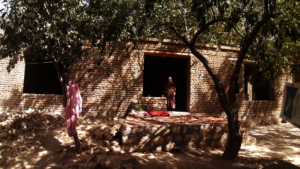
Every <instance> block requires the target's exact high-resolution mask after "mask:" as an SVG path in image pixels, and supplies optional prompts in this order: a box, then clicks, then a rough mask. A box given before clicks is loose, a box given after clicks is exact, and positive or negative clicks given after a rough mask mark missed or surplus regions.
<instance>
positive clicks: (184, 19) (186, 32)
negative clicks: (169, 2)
mask: <svg viewBox="0 0 300 169" xmlns="http://www.w3.org/2000/svg"><path fill="white" fill-rule="evenodd" d="M178 11H179V13H180V15H181V17H182V20H183V22H184V27H185V35H187V34H188V28H187V22H186V16H185V14H183V12H182V11H181V8H180V9H178Z"/></svg>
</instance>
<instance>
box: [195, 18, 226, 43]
mask: <svg viewBox="0 0 300 169" xmlns="http://www.w3.org/2000/svg"><path fill="white" fill-rule="evenodd" d="M228 20H229V19H223V18H219V19H214V20H211V21H209V22H208V23H207V24H205V25H203V26H202V27H200V28H199V29H198V31H197V32H196V33H195V35H194V36H193V38H192V40H191V44H195V42H196V40H197V38H198V36H199V35H200V34H201V33H203V32H204V31H206V30H207V29H208V27H209V26H210V25H213V24H215V23H218V22H223V21H228Z"/></svg>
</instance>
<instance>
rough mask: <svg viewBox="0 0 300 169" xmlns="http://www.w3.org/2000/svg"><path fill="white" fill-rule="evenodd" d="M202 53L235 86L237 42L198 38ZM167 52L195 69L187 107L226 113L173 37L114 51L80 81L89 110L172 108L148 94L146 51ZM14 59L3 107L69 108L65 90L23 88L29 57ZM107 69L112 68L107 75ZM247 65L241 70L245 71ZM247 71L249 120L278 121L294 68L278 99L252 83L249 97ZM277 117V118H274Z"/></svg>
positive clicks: (110, 114) (75, 72) (5, 79)
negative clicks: (259, 92) (256, 93)
mask: <svg viewBox="0 0 300 169" xmlns="http://www.w3.org/2000/svg"><path fill="white" fill-rule="evenodd" d="M197 48H198V50H199V51H200V53H202V54H204V56H205V57H206V58H207V59H208V60H209V61H210V64H211V66H212V67H213V68H214V69H215V71H216V72H217V74H218V75H219V77H220V79H221V81H222V82H223V84H224V85H225V88H226V91H227V90H228V88H229V78H230V75H231V72H232V70H233V68H234V65H233V63H234V60H231V59H230V58H236V57H237V51H238V49H236V48H230V47H222V48H221V51H218V52H216V49H215V48H214V47H210V46H208V45H203V44H197ZM163 53H164V54H165V55H166V57H182V58H188V60H189V62H188V63H189V69H188V72H187V74H188V78H187V84H188V85H187V86H188V90H187V103H186V104H187V109H188V111H189V112H204V113H209V114H212V115H216V116H220V115H221V116H224V112H223V110H222V108H221V105H220V103H219V99H218V96H217V93H216V91H215V89H214V84H213V81H212V79H211V78H210V76H209V75H208V73H207V72H206V70H205V68H204V67H203V65H202V63H201V62H200V61H199V60H198V59H197V58H196V57H195V56H193V55H191V54H190V53H189V50H188V49H187V48H186V47H185V46H184V45H183V44H182V43H178V42H174V41H170V40H164V42H163V43H159V42H158V41H157V40H155V39H154V40H153V39H152V40H151V39H150V40H149V41H144V42H141V43H140V44H139V48H138V50H135V51H132V52H131V53H130V56H129V57H126V53H125V52H124V51H118V52H116V53H114V54H113V55H112V56H111V57H110V58H109V59H108V60H107V61H105V63H104V64H103V66H102V67H97V66H96V65H93V64H91V65H93V66H94V67H95V69H94V71H93V72H90V73H88V74H86V75H85V76H84V78H83V79H82V81H81V82H80V83H79V87H80V90H81V94H82V98H83V114H88V115H91V116H92V117H94V118H108V119H112V118H114V117H119V116H123V115H124V113H125V111H126V109H127V107H128V106H129V104H130V103H131V102H139V103H142V104H145V105H147V106H148V107H150V108H153V109H157V110H160V109H161V110H166V99H165V98H160V97H150V98H148V97H143V66H144V55H145V54H147V55H162V54H163ZM91 55H92V57H96V56H100V53H99V52H97V51H96V50H91ZM91 59H92V58H90V59H86V60H84V61H82V60H79V61H78V62H77V64H76V65H75V66H74V67H73V68H72V72H71V74H70V80H72V81H75V80H76V79H78V78H80V77H81V76H82V74H83V72H84V71H86V70H87V65H88V64H87V63H90V62H91ZM8 62H9V60H8V59H2V60H0V111H1V110H2V111H8V110H17V111H21V110H24V109H29V108H33V109H42V110H44V109H49V110H50V111H56V112H64V108H63V106H62V105H61V98H62V96H61V95H46V94H45V95H41V94H23V82H24V74H25V73H24V70H25V63H24V61H19V63H18V64H17V65H16V67H15V68H14V69H12V71H11V72H10V73H8V72H7V71H6V66H7V64H8ZM103 70H109V71H110V72H111V73H110V74H109V75H107V74H106V73H105V72H103ZM243 71H244V70H243V68H242V69H241V74H243ZM243 80H244V79H243V77H241V78H240V79H239V83H240V92H239V94H237V101H238V106H239V111H240V112H241V117H242V118H243V120H244V121H245V123H244V124H245V125H246V126H251V125H254V123H255V124H256V123H257V124H265V123H267V122H268V121H269V122H270V121H272V120H273V121H276V118H277V117H279V113H280V111H281V104H282V96H283V93H282V91H283V87H284V82H291V78H290V77H288V74H283V75H282V77H281V78H280V79H279V82H281V85H279V86H276V88H275V89H274V92H273V97H274V100H273V101H253V100H252V94H251V89H250V87H249V88H248V90H249V91H248V93H249V100H245V97H246V96H245V92H244V83H243ZM270 119H271V120H270Z"/></svg>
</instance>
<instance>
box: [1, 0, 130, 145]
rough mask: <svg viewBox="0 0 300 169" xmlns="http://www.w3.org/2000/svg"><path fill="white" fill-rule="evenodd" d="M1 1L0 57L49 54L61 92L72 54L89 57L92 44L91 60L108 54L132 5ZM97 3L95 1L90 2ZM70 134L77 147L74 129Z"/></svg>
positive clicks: (13, 59)
mask: <svg viewBox="0 0 300 169" xmlns="http://www.w3.org/2000/svg"><path fill="white" fill-rule="evenodd" d="M2 5H3V6H4V8H3V9H1V13H2V16H1V18H0V27H1V29H3V30H4V34H3V36H2V37H1V49H0V56H1V57H0V58H1V59H2V58H10V63H9V65H8V67H7V70H8V71H10V69H11V68H13V67H14V65H15V64H16V63H17V62H18V61H19V59H25V60H26V61H37V62H42V61H44V60H51V61H53V62H54V65H55V68H56V72H57V75H58V78H59V81H60V84H61V89H62V91H63V95H64V98H66V93H67V86H68V84H69V75H70V73H71V69H72V67H73V65H74V64H76V62H77V61H78V59H82V60H84V59H85V58H87V57H90V56H89V50H90V49H91V48H94V47H95V49H98V50H100V51H101V53H102V54H103V55H102V56H101V57H96V58H93V59H92V63H97V65H98V66H99V65H101V64H102V63H103V61H104V60H105V59H106V58H107V57H109V56H110V55H111V54H112V52H113V51H114V46H117V45H118V44H119V43H121V42H122V38H123V37H122V35H124V32H127V31H128V30H130V25H128V22H130V20H128V16H129V15H130V14H131V11H130V10H131V9H132V8H131V7H132V6H130V4H129V3H127V2H126V1H119V0H106V1H85V0H3V1H2ZM97 5H98V6H99V5H100V7H99V8H97V9H95V8H93V6H97ZM91 12H96V14H97V15H96V16H94V15H93V13H91ZM110 42H114V43H110ZM105 53H109V54H105ZM90 63H91V62H87V63H86V64H90ZM86 66H89V65H86ZM90 70H91V69H90V68H89V69H88V70H87V71H86V72H88V71H90ZM86 72H82V74H85V73H86ZM81 77H83V76H81ZM80 79H81V78H79V79H77V80H76V81H74V82H75V83H78V82H79V80H80ZM74 139H75V143H76V147H77V148H79V146H78V144H79V141H78V137H77V135H75V137H74Z"/></svg>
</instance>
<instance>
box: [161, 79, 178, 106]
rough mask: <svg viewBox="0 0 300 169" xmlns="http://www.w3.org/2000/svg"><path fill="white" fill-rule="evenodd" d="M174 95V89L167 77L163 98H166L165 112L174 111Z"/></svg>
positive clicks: (171, 81) (172, 83)
mask: <svg viewBox="0 0 300 169" xmlns="http://www.w3.org/2000/svg"><path fill="white" fill-rule="evenodd" d="M175 95H176V87H175V84H174V82H173V80H172V77H168V82H166V83H165V86H164V90H163V96H164V97H166V98H167V110H168V111H172V110H174V109H175V107H176V104H175Z"/></svg>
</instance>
